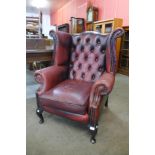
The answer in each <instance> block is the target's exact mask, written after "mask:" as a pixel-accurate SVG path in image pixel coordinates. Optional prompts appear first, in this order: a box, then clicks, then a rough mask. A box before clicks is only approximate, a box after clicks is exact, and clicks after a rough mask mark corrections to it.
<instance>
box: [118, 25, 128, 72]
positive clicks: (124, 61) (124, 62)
mask: <svg viewBox="0 0 155 155" xmlns="http://www.w3.org/2000/svg"><path fill="white" fill-rule="evenodd" d="M123 28H124V30H125V34H124V36H123V38H122V41H121V50H120V59H119V69H118V72H119V73H121V74H124V75H129V27H128V26H126V27H123Z"/></svg>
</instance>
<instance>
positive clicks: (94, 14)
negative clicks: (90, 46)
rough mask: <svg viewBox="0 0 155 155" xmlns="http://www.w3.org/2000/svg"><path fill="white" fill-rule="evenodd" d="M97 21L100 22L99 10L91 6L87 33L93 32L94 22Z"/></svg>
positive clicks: (88, 10) (88, 12)
mask: <svg viewBox="0 0 155 155" xmlns="http://www.w3.org/2000/svg"><path fill="white" fill-rule="evenodd" d="M97 20H98V8H96V7H94V6H91V5H90V6H88V8H87V21H86V31H93V22H94V21H97Z"/></svg>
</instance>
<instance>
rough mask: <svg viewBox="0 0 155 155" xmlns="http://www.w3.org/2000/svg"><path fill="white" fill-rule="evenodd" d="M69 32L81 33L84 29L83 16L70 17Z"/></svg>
mask: <svg viewBox="0 0 155 155" xmlns="http://www.w3.org/2000/svg"><path fill="white" fill-rule="evenodd" d="M70 22H71V34H74V33H81V32H84V31H85V26H84V18H75V17H71V19H70Z"/></svg>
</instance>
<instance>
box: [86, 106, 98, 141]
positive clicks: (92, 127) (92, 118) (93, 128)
mask: <svg viewBox="0 0 155 155" xmlns="http://www.w3.org/2000/svg"><path fill="white" fill-rule="evenodd" d="M96 118H97V117H96V109H94V108H90V111H89V125H88V126H89V132H90V134H91V138H90V142H91V143H92V144H95V143H96V139H95V136H96V134H97V130H98V121H97V120H96Z"/></svg>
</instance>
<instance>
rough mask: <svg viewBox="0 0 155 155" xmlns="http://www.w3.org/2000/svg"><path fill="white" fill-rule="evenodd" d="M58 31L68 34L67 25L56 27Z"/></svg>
mask: <svg viewBox="0 0 155 155" xmlns="http://www.w3.org/2000/svg"><path fill="white" fill-rule="evenodd" d="M58 31H63V32H67V33H69V24H68V23H66V24H62V25H59V26H58Z"/></svg>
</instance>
